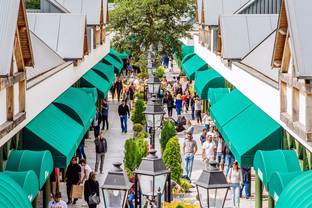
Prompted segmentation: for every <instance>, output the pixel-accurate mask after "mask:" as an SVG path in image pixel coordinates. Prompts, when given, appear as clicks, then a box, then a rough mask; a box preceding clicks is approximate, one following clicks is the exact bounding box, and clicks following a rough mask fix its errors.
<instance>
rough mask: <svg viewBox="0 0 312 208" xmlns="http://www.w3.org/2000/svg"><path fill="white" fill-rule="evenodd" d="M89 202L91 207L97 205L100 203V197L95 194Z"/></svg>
mask: <svg viewBox="0 0 312 208" xmlns="http://www.w3.org/2000/svg"><path fill="white" fill-rule="evenodd" d="M88 202H89V204H90V205H96V204H99V203H100V197H98V195H96V193H95V194H93V195H90V196H89V199H88Z"/></svg>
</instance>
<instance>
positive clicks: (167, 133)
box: [159, 121, 177, 152]
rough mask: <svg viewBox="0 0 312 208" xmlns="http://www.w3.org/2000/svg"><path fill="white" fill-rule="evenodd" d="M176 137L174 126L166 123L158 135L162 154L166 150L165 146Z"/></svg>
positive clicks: (169, 122)
mask: <svg viewBox="0 0 312 208" xmlns="http://www.w3.org/2000/svg"><path fill="white" fill-rule="evenodd" d="M175 135H177V131H176V129H175V126H174V124H173V123H172V122H171V121H166V122H165V123H164V126H163V128H162V130H161V133H160V140H159V142H160V147H161V151H162V152H164V150H165V148H166V144H167V142H168V141H169V139H170V138H172V137H174V136H175Z"/></svg>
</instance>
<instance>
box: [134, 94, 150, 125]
mask: <svg viewBox="0 0 312 208" xmlns="http://www.w3.org/2000/svg"><path fill="white" fill-rule="evenodd" d="M144 111H145V102H144V100H141V99H138V100H137V101H136V103H135V107H134V110H133V112H132V116H131V121H132V122H133V123H135V124H142V125H145V123H146V121H145V115H144Z"/></svg>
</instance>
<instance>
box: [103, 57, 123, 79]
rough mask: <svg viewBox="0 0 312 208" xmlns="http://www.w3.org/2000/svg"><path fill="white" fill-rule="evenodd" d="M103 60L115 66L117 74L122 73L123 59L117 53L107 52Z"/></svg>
mask: <svg viewBox="0 0 312 208" xmlns="http://www.w3.org/2000/svg"><path fill="white" fill-rule="evenodd" d="M103 62H104V63H105V64H110V65H112V66H113V67H114V71H115V73H116V74H120V72H121V70H122V68H123V61H122V59H121V58H120V57H119V56H118V55H116V54H113V53H109V54H107V55H106V56H105V57H104V59H103Z"/></svg>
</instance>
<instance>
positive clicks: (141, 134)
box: [137, 131, 148, 139]
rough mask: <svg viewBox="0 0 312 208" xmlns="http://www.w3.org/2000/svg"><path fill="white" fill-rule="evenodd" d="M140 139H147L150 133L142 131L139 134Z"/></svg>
mask: <svg viewBox="0 0 312 208" xmlns="http://www.w3.org/2000/svg"><path fill="white" fill-rule="evenodd" d="M137 137H138V138H142V139H145V138H147V137H148V133H147V132H146V131H141V132H139V133H138V136H137Z"/></svg>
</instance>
